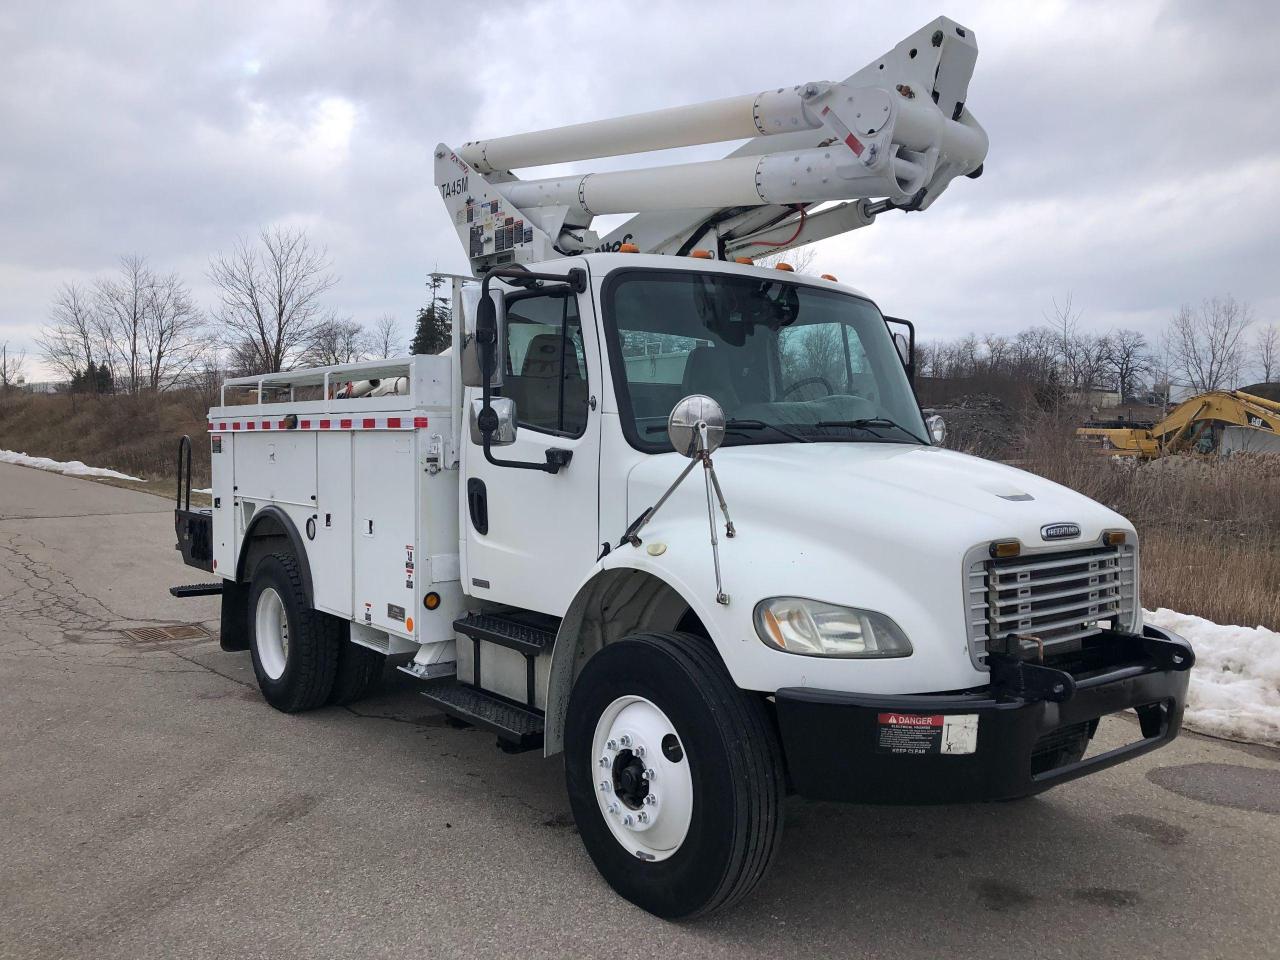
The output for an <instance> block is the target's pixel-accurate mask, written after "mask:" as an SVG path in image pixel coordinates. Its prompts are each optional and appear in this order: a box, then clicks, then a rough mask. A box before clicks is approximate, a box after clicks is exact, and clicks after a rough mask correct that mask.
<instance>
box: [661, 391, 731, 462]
mask: <svg viewBox="0 0 1280 960" xmlns="http://www.w3.org/2000/svg"><path fill="white" fill-rule="evenodd" d="M700 423H705V424H706V425H707V453H714V452H715V450H716V448H717V447H719V446H720V443H721V441H723V440H724V410H723V409H721V407H720V404H718V403H716V402H715V401H714V400H712V399H711V398H710V397H706V396H703V395H702V394H700V393H695V394H692V395H691V396H688V397H685V398H684V399H683V400H681V401H680V402H679V403H677V404H676V405H675V406H674V407H672V408H671V416H669V417H668V418H667V436H669V437H670V438H671V446H673V447H675V450H676V453H679V454H683V455H684V456H686V457H692V456H694V454H696V453H697V452H698V442H697V435H698V424H700Z"/></svg>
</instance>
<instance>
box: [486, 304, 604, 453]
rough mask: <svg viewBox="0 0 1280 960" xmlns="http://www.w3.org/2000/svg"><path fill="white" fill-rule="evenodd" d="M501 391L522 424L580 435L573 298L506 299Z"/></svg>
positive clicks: (582, 368)
mask: <svg viewBox="0 0 1280 960" xmlns="http://www.w3.org/2000/svg"><path fill="white" fill-rule="evenodd" d="M506 356H507V369H506V370H505V372H504V376H503V386H502V392H503V395H504V396H508V397H510V398H511V399H512V400H514V401H515V403H516V419H517V421H518V422H519V424H520V425H521V426H523V427H530V428H532V429H534V430H543V431H546V432H548V433H559V434H567V435H569V436H574V437H577V436H581V435H582V432H583V431H584V430H585V429H586V426H587V393H588V391H587V363H586V351H585V350H584V348H583V342H582V321H581V319H580V318H579V316H578V300H577V298H576V297H574V296H564V295H560V296H555V295H550V296H549V295H546V294H541V295H536V296H531V297H519V298H513V299H510V300H508V301H507V343H506Z"/></svg>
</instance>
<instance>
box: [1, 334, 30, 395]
mask: <svg viewBox="0 0 1280 960" xmlns="http://www.w3.org/2000/svg"><path fill="white" fill-rule="evenodd" d="M26 363H27V352H26V351H25V350H11V349H10V348H9V341H8V340H6V341H5V342H4V343H0V394H4V393H8V392H9V391H10V390H13V389H15V388H17V387H20V386H22V382H23V381H22V370H23V367H25V366H26Z"/></svg>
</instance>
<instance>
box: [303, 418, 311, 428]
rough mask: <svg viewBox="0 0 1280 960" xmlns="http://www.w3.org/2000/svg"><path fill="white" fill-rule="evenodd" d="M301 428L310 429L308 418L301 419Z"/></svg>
mask: <svg viewBox="0 0 1280 960" xmlns="http://www.w3.org/2000/svg"><path fill="white" fill-rule="evenodd" d="M302 429H303V430H310V429H311V421H310V420H303V421H302Z"/></svg>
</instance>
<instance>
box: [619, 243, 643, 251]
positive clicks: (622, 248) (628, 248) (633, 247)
mask: <svg viewBox="0 0 1280 960" xmlns="http://www.w3.org/2000/svg"><path fill="white" fill-rule="evenodd" d="M618 252H619V253H639V252H640V248H639V247H637V246H636V245H635V244H634V243H624V244H623V245H622V246H620V247H618Z"/></svg>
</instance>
